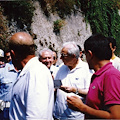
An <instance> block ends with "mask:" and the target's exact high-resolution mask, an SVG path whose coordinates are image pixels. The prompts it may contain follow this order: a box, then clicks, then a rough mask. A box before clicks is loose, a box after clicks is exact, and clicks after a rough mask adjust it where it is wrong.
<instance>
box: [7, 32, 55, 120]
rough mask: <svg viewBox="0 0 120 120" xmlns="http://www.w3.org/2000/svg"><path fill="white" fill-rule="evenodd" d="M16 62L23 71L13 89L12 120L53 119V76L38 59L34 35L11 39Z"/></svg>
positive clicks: (24, 33)
mask: <svg viewBox="0 0 120 120" xmlns="http://www.w3.org/2000/svg"><path fill="white" fill-rule="evenodd" d="M9 47H10V50H11V56H12V62H13V64H14V66H15V67H16V68H17V69H18V70H21V73H20V74H19V76H18V78H17V81H16V82H15V84H14V86H13V91H12V92H13V93H12V100H11V105H10V113H9V116H10V120H33V119H34V120H35V119H37V120H41V119H49V120H51V119H52V109H53V103H54V88H53V80H52V77H51V74H50V72H49V70H48V69H47V67H46V66H44V65H43V64H42V63H41V62H39V60H38V58H37V57H35V45H34V42H33V39H32V37H31V36H30V34H28V33H26V32H17V33H15V34H14V35H12V37H11V38H10V40H9Z"/></svg>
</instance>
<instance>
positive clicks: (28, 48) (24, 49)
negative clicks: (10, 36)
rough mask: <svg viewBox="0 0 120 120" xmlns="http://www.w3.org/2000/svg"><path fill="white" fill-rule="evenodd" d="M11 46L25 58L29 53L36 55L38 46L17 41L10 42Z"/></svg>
mask: <svg viewBox="0 0 120 120" xmlns="http://www.w3.org/2000/svg"><path fill="white" fill-rule="evenodd" d="M9 48H10V49H11V50H14V51H15V52H17V53H18V54H19V55H20V56H21V58H25V57H26V56H27V55H34V54H35V48H36V46H35V45H34V44H32V45H20V44H15V43H11V42H10V43H9Z"/></svg>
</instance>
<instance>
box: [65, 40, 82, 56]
mask: <svg viewBox="0 0 120 120" xmlns="http://www.w3.org/2000/svg"><path fill="white" fill-rule="evenodd" d="M63 48H67V49H68V54H69V55H76V58H79V56H80V51H79V48H78V46H77V44H76V43H75V42H74V41H72V42H65V43H64V44H63Z"/></svg>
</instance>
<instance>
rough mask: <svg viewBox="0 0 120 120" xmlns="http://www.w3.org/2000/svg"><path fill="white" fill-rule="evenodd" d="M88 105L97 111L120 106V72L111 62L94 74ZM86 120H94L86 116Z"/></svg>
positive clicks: (87, 100)
mask: <svg viewBox="0 0 120 120" xmlns="http://www.w3.org/2000/svg"><path fill="white" fill-rule="evenodd" d="M86 104H87V105H88V106H90V107H92V108H95V109H97V110H106V109H107V106H108V105H111V104H120V72H119V71H118V70H117V69H116V68H114V67H113V65H112V63H111V62H109V63H107V64H106V65H104V66H103V67H102V68H101V69H100V70H98V71H97V72H96V73H94V74H93V76H92V78H91V84H90V88H89V92H88V95H87V99H86ZM86 118H93V117H92V116H88V115H86Z"/></svg>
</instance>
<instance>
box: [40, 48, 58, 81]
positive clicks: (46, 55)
mask: <svg viewBox="0 0 120 120" xmlns="http://www.w3.org/2000/svg"><path fill="white" fill-rule="evenodd" d="M39 60H40V62H42V63H43V64H44V65H46V66H47V68H48V69H49V70H50V72H51V75H52V77H53V79H54V78H55V76H56V73H57V71H58V67H56V66H54V65H53V51H52V50H50V49H48V48H44V49H43V50H41V51H40V52H39Z"/></svg>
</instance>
